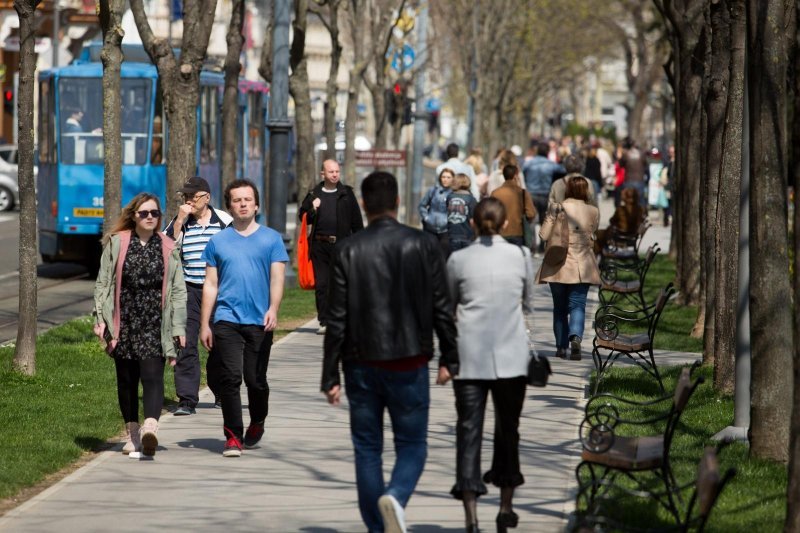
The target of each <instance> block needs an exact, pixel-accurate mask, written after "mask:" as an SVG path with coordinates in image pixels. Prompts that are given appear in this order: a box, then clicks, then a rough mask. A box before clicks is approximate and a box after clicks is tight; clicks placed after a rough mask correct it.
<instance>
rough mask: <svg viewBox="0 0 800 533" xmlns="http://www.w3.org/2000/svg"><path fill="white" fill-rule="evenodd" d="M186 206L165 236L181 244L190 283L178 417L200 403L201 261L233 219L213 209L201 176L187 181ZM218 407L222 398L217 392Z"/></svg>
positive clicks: (178, 380) (178, 384)
mask: <svg viewBox="0 0 800 533" xmlns="http://www.w3.org/2000/svg"><path fill="white" fill-rule="evenodd" d="M180 193H181V195H182V197H183V203H182V204H181V205H180V207H179V208H178V214H177V215H175V218H173V219H172V220H171V221H170V223H169V224H167V227H166V228H165V229H164V233H165V234H166V235H167V237H169V238H171V239H173V240H174V241H176V242H177V243H178V245H179V246H178V248H179V249H180V254H181V264H182V266H183V279H184V281H185V282H186V348H185V349H184V350H182V351H181V353H180V356H179V357H178V360H177V362H176V363H175V393H176V394H177V395H178V408H177V409H175V412H174V413H173V414H174V415H175V416H185V415H193V414H194V413H195V409H196V408H197V402H199V401H200V353H199V352H198V351H197V340H198V336H199V335H200V302H201V301H202V299H203V283H204V282H205V279H206V264H205V263H204V262H203V261H202V260H201V258H200V257H201V256H202V255H203V250H205V248H206V244H208V241H209V239H211V237H213V236H214V235H216V234H217V233H219V232H220V231H222V230H224V229H225V228H227V227H228V224H230V223H231V220H233V219H232V218H231V216H230V215H229V214H228V213H226V212H225V211H222V210H219V211H217V210H216V209H214V208H213V207H211V187H209V185H208V182H207V181H206V180H204V179H203V178H201V177H199V176H195V177H192V178H189V179H188V180H186V183H184V184H183V187H182V188H181V190H180ZM214 396H215V398H214V406H215V407H216V406H218V403H217V402H218V398H216V391H214Z"/></svg>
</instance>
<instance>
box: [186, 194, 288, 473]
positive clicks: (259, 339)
mask: <svg viewBox="0 0 800 533" xmlns="http://www.w3.org/2000/svg"><path fill="white" fill-rule="evenodd" d="M225 205H226V207H227V208H228V212H229V213H230V214H231V215H232V216H233V223H232V224H231V225H230V226H229V227H228V228H226V229H224V230H223V231H221V232H219V233H217V234H216V235H214V236H213V237H211V239H210V240H209V241H208V244H207V245H206V248H205V250H204V251H203V255H202V259H203V261H205V262H206V265H207V266H206V279H205V284H204V285H203V303H202V311H201V315H200V328H201V329H200V341H201V342H202V343H203V345H204V346H205V347H206V348H207V349H208V350H209V351H210V352H211V353H210V355H209V359H208V363H207V368H208V382H209V385H210V386H211V389H212V390H214V391H215V392H216V393H217V394H218V395H219V397H220V399H221V400H222V417H223V420H224V427H223V431H224V434H225V437H226V439H227V440H226V442H225V447H224V449H223V451H222V455H223V456H225V457H239V456H241V455H242V443H244V446H245V447H246V448H253V447H255V445H256V444H257V443H258V441H259V440H261V437H262V436H263V435H264V421H265V420H266V418H267V414H268V411H269V385H268V384H267V365H268V364H269V353H270V348H271V347H272V332H273V331H274V330H275V328H276V327H277V325H278V309H279V308H280V305H281V299H282V298H283V282H284V275H285V271H286V263H287V262H288V261H289V255H288V254H287V253H286V247H285V246H284V245H283V240H282V239H281V236H280V234H278V233H277V232H276V231H274V230H272V229H270V228H266V227H264V226H261V225H259V224H258V223H257V222H256V221H255V216H256V213H257V212H258V207H259V206H258V190H257V189H256V186H255V184H254V183H253V182H251V181H249V180H236V181H234V182H232V183H231V184H230V185H228V187H226V189H225ZM215 306H216V307H215ZM212 310H213V312H214V317H213V319H212V317H211V313H212ZM211 323H213V325H214V329H213V333H212V329H211V327H210V326H209V324H211ZM212 346H213V347H214V348H215V349H214V350H213V351H211V348H212ZM242 374H244V382H245V385H246V386H247V397H248V407H249V411H250V425H249V427H248V428H247V432H246V433H245V432H244V424H243V422H242V400H241V396H240V392H239V389H240V387H241V385H242Z"/></svg>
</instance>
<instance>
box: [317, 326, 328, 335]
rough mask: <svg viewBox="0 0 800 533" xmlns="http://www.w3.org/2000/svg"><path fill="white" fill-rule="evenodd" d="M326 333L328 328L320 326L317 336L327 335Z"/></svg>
mask: <svg viewBox="0 0 800 533" xmlns="http://www.w3.org/2000/svg"><path fill="white" fill-rule="evenodd" d="M326 331H327V328H326V327H325V326H320V327H319V329H318V330H317V335H325V332H326Z"/></svg>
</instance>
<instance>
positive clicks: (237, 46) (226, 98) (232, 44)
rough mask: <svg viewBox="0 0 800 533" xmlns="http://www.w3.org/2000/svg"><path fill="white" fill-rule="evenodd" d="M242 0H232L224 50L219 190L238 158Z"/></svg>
mask: <svg viewBox="0 0 800 533" xmlns="http://www.w3.org/2000/svg"><path fill="white" fill-rule="evenodd" d="M243 25H244V0H233V5H232V10H231V23H230V25H229V26H228V35H227V37H226V38H225V42H227V43H228V52H227V54H225V67H224V70H225V90H224V92H223V94H222V190H225V188H226V187H227V186H228V184H229V183H232V182H233V181H234V180H235V179H236V163H237V161H239V153H238V150H237V149H238V146H239V143H238V139H237V137H238V136H237V133H238V128H239V127H240V124H239V72H241V70H242V65H241V64H240V63H239V57H240V55H241V53H242V46H243V45H244V37H243V36H242V27H243Z"/></svg>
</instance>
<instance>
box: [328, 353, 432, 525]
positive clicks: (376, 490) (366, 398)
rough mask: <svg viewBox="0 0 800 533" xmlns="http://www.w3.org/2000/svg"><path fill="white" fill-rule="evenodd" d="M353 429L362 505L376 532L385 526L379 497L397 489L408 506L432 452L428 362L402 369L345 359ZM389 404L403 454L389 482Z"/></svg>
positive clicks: (396, 440)
mask: <svg viewBox="0 0 800 533" xmlns="http://www.w3.org/2000/svg"><path fill="white" fill-rule="evenodd" d="M343 367H344V379H345V390H346V392H347V400H348V402H349V403H350V435H351V437H352V439H353V449H354V450H355V456H356V486H357V488H358V507H359V509H360V511H361V518H362V519H363V520H364V524H366V526H367V528H368V529H369V531H370V533H382V532H383V519H382V518H381V514H380V511H379V510H378V498H380V497H381V496H383V495H384V494H391V495H392V496H394V497H395V498H396V499H397V501H398V502H399V503H400V505H402V506H403V507H405V506H406V504H407V503H408V500H409V498H410V497H411V493H412V492H414V488H415V487H416V486H417V481H419V478H420V476H421V475H422V470H423V469H424V468H425V459H426V458H427V454H428V444H427V438H428V407H429V406H430V393H429V386H428V366H427V365H423V366H421V367H420V368H417V369H415V370H407V371H396V370H388V369H384V368H379V367H375V366H369V365H365V364H361V363H353V362H345V363H344V365H343ZM384 409H388V410H389V417H390V418H391V421H392V431H393V433H394V449H395V454H396V456H397V459H396V461H395V465H394V468H393V469H392V477H391V480H390V481H389V486H388V487H386V485H385V482H384V479H383V460H382V458H381V455H382V453H383V412H384Z"/></svg>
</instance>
